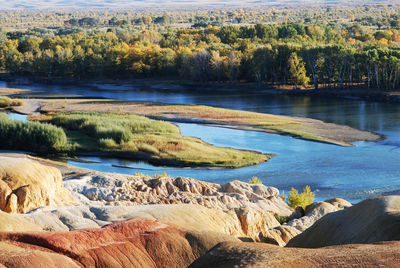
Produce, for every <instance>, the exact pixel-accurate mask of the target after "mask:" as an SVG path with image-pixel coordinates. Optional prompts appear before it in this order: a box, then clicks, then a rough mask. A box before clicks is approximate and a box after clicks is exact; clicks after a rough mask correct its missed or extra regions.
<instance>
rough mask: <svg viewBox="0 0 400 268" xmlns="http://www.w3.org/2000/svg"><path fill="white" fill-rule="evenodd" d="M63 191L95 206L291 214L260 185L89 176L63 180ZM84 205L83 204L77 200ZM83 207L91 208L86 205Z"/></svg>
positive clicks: (274, 194)
mask: <svg viewBox="0 0 400 268" xmlns="http://www.w3.org/2000/svg"><path fill="white" fill-rule="evenodd" d="M64 184H65V187H66V188H67V189H69V190H70V191H71V192H75V193H78V194H79V195H83V196H85V197H86V198H87V199H89V200H90V201H100V202H101V203H98V204H109V205H133V204H140V205H145V204H179V203H184V204H198V205H202V206H204V207H208V208H216V209H221V210H229V209H235V208H243V207H248V208H258V209H262V210H265V211H268V212H271V213H273V214H278V215H283V216H289V215H291V214H292V213H293V210H292V209H291V208H290V207H289V206H288V205H287V204H286V203H285V202H284V201H283V200H282V199H281V198H280V197H279V190H278V189H276V188H274V187H268V186H265V185H262V184H248V183H244V182H240V181H232V182H229V183H227V184H224V185H219V184H214V183H209V182H204V181H199V180H196V179H192V178H183V177H176V178H171V177H163V178H158V179H153V178H150V177H145V176H128V175H122V174H115V173H112V174H111V173H109V174H107V173H98V172H97V173H96V172H92V173H89V174H87V175H85V176H82V175H78V176H75V177H72V178H70V179H67V180H66V181H65V182H64ZM77 198H79V199H80V200H81V202H84V203H85V201H86V200H84V199H82V197H80V196H77ZM86 203H87V204H93V203H91V202H86Z"/></svg>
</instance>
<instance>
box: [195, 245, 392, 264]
mask: <svg viewBox="0 0 400 268" xmlns="http://www.w3.org/2000/svg"><path fill="white" fill-rule="evenodd" d="M399 266H400V242H384V243H379V244H369V245H342V246H332V247H326V248H317V249H304V248H280V247H277V246H273V245H268V244H265V243H243V242H242V243H238V242H223V243H221V244H219V245H217V246H215V247H214V248H213V249H211V250H210V251H209V252H208V253H207V254H205V255H203V256H202V257H200V258H199V259H197V260H196V261H195V262H194V263H193V264H192V265H190V266H189V267H190V268H206V267H213V268H230V267H252V268H258V267H260V268H264V267H285V268H291V267H293V268H294V267H299V268H304V267H399Z"/></svg>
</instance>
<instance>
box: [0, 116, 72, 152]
mask: <svg viewBox="0 0 400 268" xmlns="http://www.w3.org/2000/svg"><path fill="white" fill-rule="evenodd" d="M0 140H1V142H0V148H1V149H8V150H23V151H30V152H35V153H39V154H60V153H65V152H67V151H69V150H70V149H71V147H70V146H69V144H68V141H67V136H66V135H65V132H64V130H63V129H62V128H59V127H56V126H54V125H50V124H46V123H39V122H27V123H24V122H19V121H14V120H10V119H8V117H7V115H6V114H4V113H0Z"/></svg>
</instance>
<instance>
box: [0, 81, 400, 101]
mask: <svg viewBox="0 0 400 268" xmlns="http://www.w3.org/2000/svg"><path fill="white" fill-rule="evenodd" d="M0 81H6V82H9V83H14V84H15V85H16V87H18V85H24V84H27V85H30V84H32V83H37V84H44V85H66V86H76V85H77V86H86V87H92V88H98V89H99V90H101V89H103V88H105V87H107V88H109V89H115V90H127V89H137V90H144V89H146V90H161V91H166V92H177V91H178V92H179V91H189V92H190V91H194V92H205V93H209V92H213V93H217V92H220V93H224V92H230V93H232V92H236V93H254V92H258V93H260V92H262V93H263V94H282V95H290V96H312V97H323V98H339V99H341V98H343V99H360V100H366V101H374V102H390V103H400V90H398V91H393V90H392V91H386V90H378V89H368V88H366V87H361V86H352V87H346V88H332V87H322V86H320V88H318V89H315V88H313V87H312V86H311V85H310V86H308V87H307V88H306V89H294V87H293V86H292V85H279V84H276V85H273V84H264V83H256V82H207V83H199V82H196V81H191V80H183V79H177V78H152V79H147V78H139V79H104V78H103V79H90V80H76V79H61V78H47V77H25V76H24V77H21V76H12V75H9V74H0Z"/></svg>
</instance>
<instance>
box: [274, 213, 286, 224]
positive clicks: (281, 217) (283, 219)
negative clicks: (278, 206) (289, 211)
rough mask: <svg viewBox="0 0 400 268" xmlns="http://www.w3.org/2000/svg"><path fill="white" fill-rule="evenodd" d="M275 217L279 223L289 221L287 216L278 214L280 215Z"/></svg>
mask: <svg viewBox="0 0 400 268" xmlns="http://www.w3.org/2000/svg"><path fill="white" fill-rule="evenodd" d="M275 219H276V220H277V221H278V222H279V223H280V224H281V225H282V224H284V223H286V222H288V221H289V218H288V217H285V216H280V215H275Z"/></svg>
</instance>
